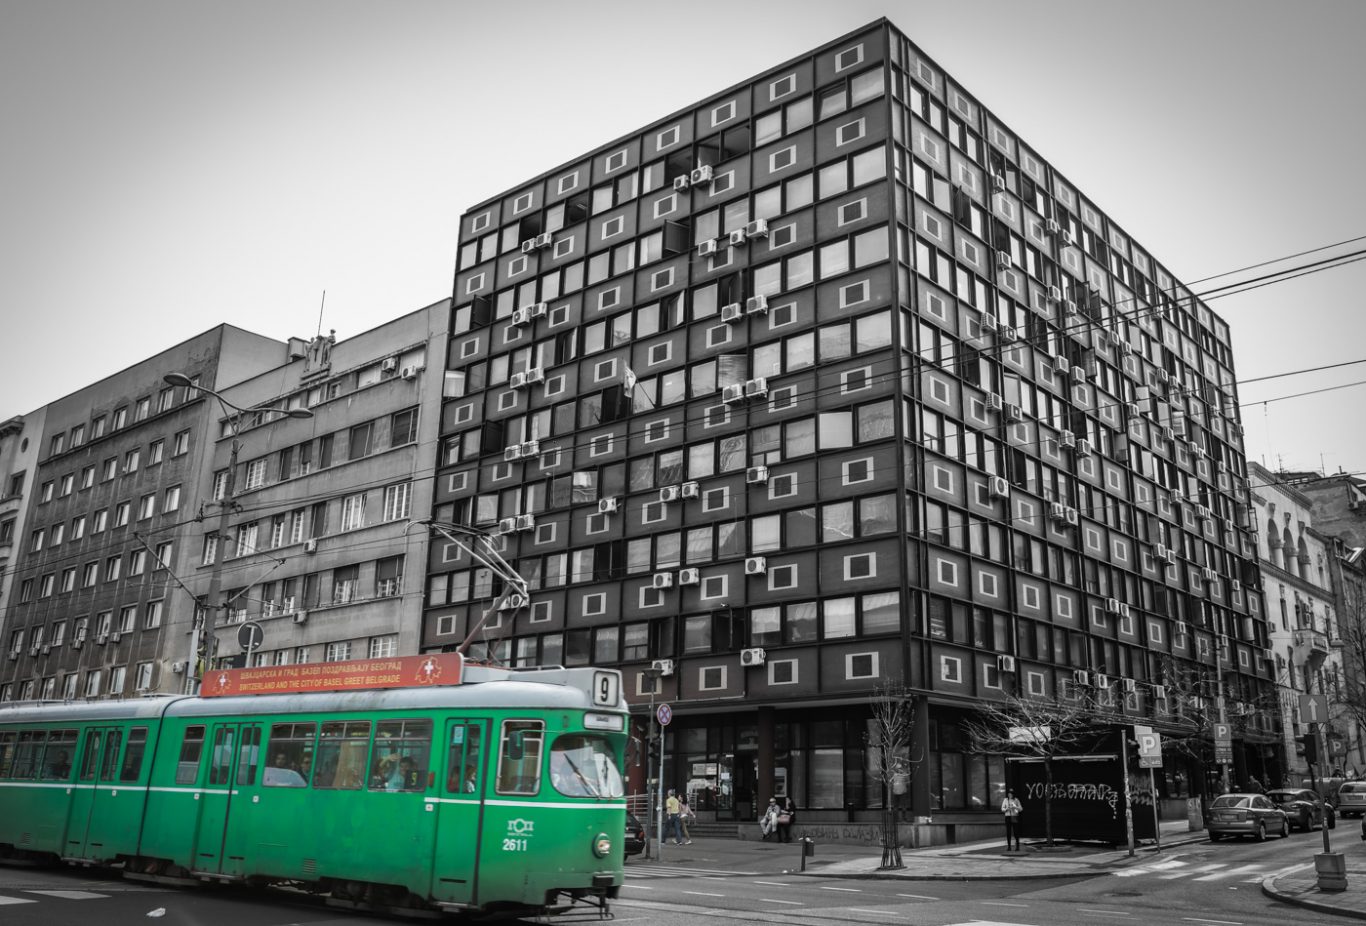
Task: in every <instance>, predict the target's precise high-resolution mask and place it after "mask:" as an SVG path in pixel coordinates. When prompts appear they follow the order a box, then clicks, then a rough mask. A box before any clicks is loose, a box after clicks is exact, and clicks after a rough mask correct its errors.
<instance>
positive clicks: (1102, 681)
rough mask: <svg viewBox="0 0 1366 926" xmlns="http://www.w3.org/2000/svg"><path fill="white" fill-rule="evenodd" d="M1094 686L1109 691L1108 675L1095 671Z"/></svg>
mask: <svg viewBox="0 0 1366 926" xmlns="http://www.w3.org/2000/svg"><path fill="white" fill-rule="evenodd" d="M1096 687H1097V688H1099V689H1101V690H1102V691H1109V690H1110V676H1108V675H1101V674H1100V673H1099V672H1097V673H1096Z"/></svg>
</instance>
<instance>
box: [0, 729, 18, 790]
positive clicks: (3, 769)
mask: <svg viewBox="0 0 1366 926" xmlns="http://www.w3.org/2000/svg"><path fill="white" fill-rule="evenodd" d="M14 739H15V734H14V732H13V731H10V732H9V733H0V778H8V777H10V767H11V766H12V765H13V764H14Z"/></svg>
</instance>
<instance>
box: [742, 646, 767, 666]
mask: <svg viewBox="0 0 1366 926" xmlns="http://www.w3.org/2000/svg"><path fill="white" fill-rule="evenodd" d="M764 658H765V656H764V650H763V648H762V647H758V646H755V647H751V648H750V649H742V650H740V665H742V666H761V665H763V664H764Z"/></svg>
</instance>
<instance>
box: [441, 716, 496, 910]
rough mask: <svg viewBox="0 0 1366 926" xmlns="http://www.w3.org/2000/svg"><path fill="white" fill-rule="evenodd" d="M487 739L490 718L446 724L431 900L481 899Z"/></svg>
mask: <svg viewBox="0 0 1366 926" xmlns="http://www.w3.org/2000/svg"><path fill="white" fill-rule="evenodd" d="M488 738H489V721H487V720H484V719H481V718H458V719H454V720H450V721H448V722H447V724H446V739H445V744H446V759H445V770H444V781H443V782H442V788H441V798H440V803H439V805H438V806H439V807H440V817H439V819H438V820H437V829H436V852H435V853H433V855H432V896H433V898H435V899H436V900H437V901H441V902H444V903H456V904H472V903H475V902H477V900H478V888H477V880H478V873H479V847H480V846H481V845H482V844H483V838H482V836H481V835H480V833H481V830H482V827H483V817H484V789H485V784H486V783H485V778H486V773H487V769H488V751H489V749H488Z"/></svg>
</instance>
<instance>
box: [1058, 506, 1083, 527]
mask: <svg viewBox="0 0 1366 926" xmlns="http://www.w3.org/2000/svg"><path fill="white" fill-rule="evenodd" d="M1062 519H1063V520H1064V521H1066V522H1067V525H1068V526H1069V527H1076V526H1077V525H1078V524H1080V523H1081V514H1080V513H1079V512H1078V511H1077V509H1075V508H1073V507H1072V506H1071V505H1068V506H1067V507H1066V508H1064V509H1063V511H1062Z"/></svg>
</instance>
